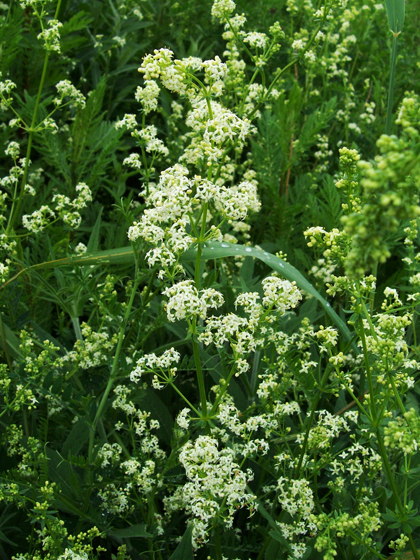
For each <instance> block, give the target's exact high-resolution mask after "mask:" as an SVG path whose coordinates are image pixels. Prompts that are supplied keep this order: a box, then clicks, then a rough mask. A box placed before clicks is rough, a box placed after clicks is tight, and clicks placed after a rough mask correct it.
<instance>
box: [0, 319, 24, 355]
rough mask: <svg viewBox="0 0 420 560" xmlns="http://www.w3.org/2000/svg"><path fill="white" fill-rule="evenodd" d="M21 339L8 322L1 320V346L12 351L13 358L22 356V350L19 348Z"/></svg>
mask: <svg viewBox="0 0 420 560" xmlns="http://www.w3.org/2000/svg"><path fill="white" fill-rule="evenodd" d="M19 345H20V341H19V339H18V337H17V336H16V335H15V333H14V332H13V331H12V329H10V328H9V327H8V326H7V325H6V323H5V322H4V321H3V320H1V321H0V348H2V349H3V350H6V348H7V350H8V351H9V352H10V355H11V356H12V357H13V358H22V352H21V351H20V349H19Z"/></svg>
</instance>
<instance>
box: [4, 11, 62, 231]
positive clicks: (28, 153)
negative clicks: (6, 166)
mask: <svg viewBox="0 0 420 560" xmlns="http://www.w3.org/2000/svg"><path fill="white" fill-rule="evenodd" d="M60 5H61V0H58V3H57V8H56V10H55V16H54V19H57V16H58V13H59V11H60ZM49 58H50V51H47V52H46V54H45V59H44V66H43V68H42V74H41V81H40V82H39V87H38V93H37V96H36V100H35V106H34V112H33V115H32V121H31V126H30V128H29V137H28V145H27V147H26V158H25V168H24V170H23V176H22V182H21V184H20V193H19V198H18V201H17V206H16V208H15V201H13V204H12V209H11V212H10V216H9V223H8V224H7V229H6V234H8V233H9V232H10V231H11V230H12V229H13V225H14V223H15V221H16V219H17V218H18V217H19V213H20V209H21V206H22V201H23V195H24V193H25V185H26V181H27V178H28V170H29V160H30V157H31V151H32V141H33V134H34V132H35V124H36V120H37V116H38V108H39V103H40V101H41V95H42V90H43V88H44V83H45V78H46V77H47V70H48V60H49Z"/></svg>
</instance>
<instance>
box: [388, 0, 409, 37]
mask: <svg viewBox="0 0 420 560" xmlns="http://www.w3.org/2000/svg"><path fill="white" fill-rule="evenodd" d="M385 4H386V13H387V15H388V23H389V28H390V30H391V31H392V32H393V33H396V34H399V33H401V31H402V28H403V25H404V18H405V0H385Z"/></svg>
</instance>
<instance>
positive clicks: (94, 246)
mask: <svg viewBox="0 0 420 560" xmlns="http://www.w3.org/2000/svg"><path fill="white" fill-rule="evenodd" d="M103 210H104V207H103V206H102V207H101V209H100V211H99V214H98V217H97V218H96V222H95V225H94V226H93V228H92V233H91V234H90V237H89V241H88V244H87V249H86V253H95V252H96V251H98V246H99V232H100V230H101V216H102V212H103Z"/></svg>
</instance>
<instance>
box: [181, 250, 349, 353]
mask: <svg viewBox="0 0 420 560" xmlns="http://www.w3.org/2000/svg"><path fill="white" fill-rule="evenodd" d="M204 245H205V246H204V249H203V255H202V257H203V259H221V258H223V257H235V256H238V255H240V256H243V257H255V258H256V259H259V260H260V261H263V262H264V263H266V264H267V265H268V266H270V267H271V268H272V269H273V270H275V271H276V272H278V273H279V274H281V275H282V276H283V277H284V278H286V279H287V280H290V281H291V282H296V285H297V286H298V287H299V288H301V289H302V290H304V291H305V292H307V293H308V294H310V295H311V296H312V297H314V298H315V299H317V300H318V301H319V303H320V304H321V305H322V307H323V308H324V309H325V311H326V313H327V314H328V315H329V317H330V318H331V320H332V321H333V322H334V324H335V325H336V327H337V328H338V329H339V330H340V331H341V333H342V334H343V335H344V337H345V339H346V340H347V341H348V342H350V341H351V340H352V334H351V332H350V330H349V329H348V327H347V325H346V323H345V322H344V321H343V320H342V319H341V318H340V317H339V316H338V315H337V313H336V312H335V311H334V309H332V307H331V305H330V304H329V303H328V302H327V301H326V300H325V299H324V298H323V297H322V296H321V294H320V293H319V292H318V290H316V289H315V288H314V287H313V286H312V284H311V283H310V282H308V281H307V280H306V278H305V277H304V276H303V275H302V274H301V273H300V272H299V271H298V270H297V268H295V267H294V266H292V265H291V264H289V263H287V262H286V261H283V260H282V259H279V258H278V257H276V256H275V255H272V254H270V253H267V252H266V251H262V250H261V249H256V248H255V247H244V246H243V245H230V244H229V243H217V242H212V243H205V244H204ZM195 256H196V250H195V249H189V250H188V251H186V252H185V253H184V254H183V255H182V257H181V261H184V262H191V261H194V260H195Z"/></svg>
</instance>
